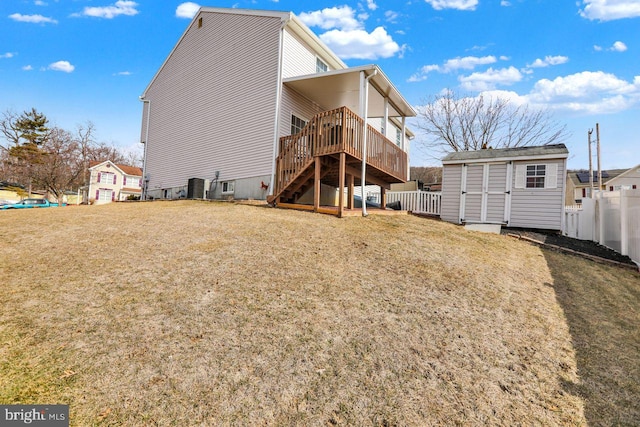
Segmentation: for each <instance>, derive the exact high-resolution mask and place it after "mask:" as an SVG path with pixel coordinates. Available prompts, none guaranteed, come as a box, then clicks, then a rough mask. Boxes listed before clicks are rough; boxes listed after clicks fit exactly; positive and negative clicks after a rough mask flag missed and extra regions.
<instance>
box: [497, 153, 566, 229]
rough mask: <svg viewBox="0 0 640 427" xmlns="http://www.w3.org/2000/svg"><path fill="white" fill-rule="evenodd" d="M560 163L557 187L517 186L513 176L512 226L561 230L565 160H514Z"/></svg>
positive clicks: (510, 223)
mask: <svg viewBox="0 0 640 427" xmlns="http://www.w3.org/2000/svg"><path fill="white" fill-rule="evenodd" d="M552 163H555V164H557V165H558V174H557V176H558V182H557V188H535V189H532V188H515V179H516V174H515V173H514V176H513V188H512V190H511V221H510V222H509V226H510V227H525V228H540V229H547V230H561V229H562V216H563V215H564V212H563V211H564V203H563V200H562V197H563V191H564V186H563V183H562V180H563V179H565V177H566V170H565V161H564V160H539V161H536V160H528V161H526V162H514V163H513V164H514V170H515V168H516V165H517V164H529V165H531V164H552Z"/></svg>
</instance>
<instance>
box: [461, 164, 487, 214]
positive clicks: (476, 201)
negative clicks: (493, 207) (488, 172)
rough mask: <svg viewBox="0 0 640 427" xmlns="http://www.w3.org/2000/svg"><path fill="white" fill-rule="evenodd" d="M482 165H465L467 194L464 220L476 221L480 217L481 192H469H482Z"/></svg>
mask: <svg viewBox="0 0 640 427" xmlns="http://www.w3.org/2000/svg"><path fill="white" fill-rule="evenodd" d="M483 171H484V165H482V164H480V165H468V166H467V189H466V191H467V194H466V195H465V209H464V218H462V219H464V220H465V221H472V222H477V221H480V220H481V219H482V217H481V214H482V194H470V193H481V192H482V175H483Z"/></svg>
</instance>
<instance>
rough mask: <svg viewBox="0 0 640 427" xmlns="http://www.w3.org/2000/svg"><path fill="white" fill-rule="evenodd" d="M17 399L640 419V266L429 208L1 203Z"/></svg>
mask: <svg viewBox="0 0 640 427" xmlns="http://www.w3.org/2000/svg"><path fill="white" fill-rule="evenodd" d="M0 234H1V240H0V282H1V286H2V305H1V308H0V340H1V341H0V342H2V346H0V403H66V404H69V405H70V409H71V417H72V420H71V424H72V425H77V426H85V425H101V426H111V425H113V426H119V425H123V426H147V425H161V426H166V425H176V426H191V425H305V426H307V425H309V426H320V425H322V426H327V425H329V426H330V425H389V426H390V425H402V426H404V425H414V426H423V425H504V426H514V425H527V426H530V425H544V426H547V425H563V426H564V425H608V424H620V425H633V424H634V423H637V422H638V420H640V404H639V403H638V402H639V401H640V390H639V386H638V384H640V372H639V364H638V354H639V352H640V337H639V333H638V325H639V324H640V311H639V305H640V303H639V301H640V295H639V293H640V276H639V275H638V274H637V273H635V272H633V271H630V270H623V269H619V268H615V267H608V266H604V265H599V264H593V263H591V262H587V261H585V260H582V259H580V258H576V257H573V256H568V255H563V254H559V253H553V252H547V251H544V250H541V249H540V248H538V247H535V246H531V245H529V244H527V243H524V242H520V241H516V240H514V239H511V238H509V237H505V236H499V235H488V234H481V233H474V232H469V231H465V230H464V229H461V228H459V227H456V226H454V225H450V224H446V223H442V222H438V221H433V220H425V219H421V218H417V217H411V216H406V217H404V216H403V217H375V216H370V217H368V218H346V219H337V218H334V217H331V216H324V215H318V214H311V213H305V212H295V211H284V210H277V209H271V208H266V207H256V206H247V205H240V204H231V203H207V202H195V201H183V202H153V203H131V204H111V205H106V206H89V207H85V206H83V207H68V208H58V209H53V208H52V209H42V210H28V211H8V212H0Z"/></svg>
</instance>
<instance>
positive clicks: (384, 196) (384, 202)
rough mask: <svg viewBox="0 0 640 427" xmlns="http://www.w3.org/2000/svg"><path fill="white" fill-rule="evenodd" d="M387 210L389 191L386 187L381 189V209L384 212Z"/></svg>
mask: <svg viewBox="0 0 640 427" xmlns="http://www.w3.org/2000/svg"><path fill="white" fill-rule="evenodd" d="M386 208H387V189H386V188H384V187H382V186H381V187H380V209H382V210H384V209H386Z"/></svg>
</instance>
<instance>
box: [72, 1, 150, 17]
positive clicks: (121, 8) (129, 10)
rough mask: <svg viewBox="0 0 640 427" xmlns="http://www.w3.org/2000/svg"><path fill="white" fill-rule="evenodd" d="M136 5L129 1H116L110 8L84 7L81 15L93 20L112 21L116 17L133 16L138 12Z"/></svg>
mask: <svg viewBox="0 0 640 427" xmlns="http://www.w3.org/2000/svg"><path fill="white" fill-rule="evenodd" d="M136 6H138V3H136V2H134V1H129V0H118V1H117V2H115V3H114V4H113V5H111V6H103V7H95V6H92V7H89V6H87V7H85V8H84V10H83V11H82V15H84V16H93V17H95V18H106V19H113V18H115V17H116V16H120V15H126V16H134V15H137V14H138V13H139V12H138V10H137V9H136Z"/></svg>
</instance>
